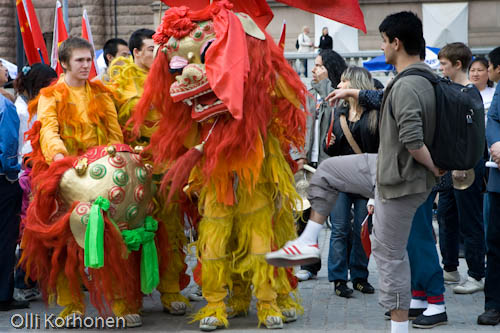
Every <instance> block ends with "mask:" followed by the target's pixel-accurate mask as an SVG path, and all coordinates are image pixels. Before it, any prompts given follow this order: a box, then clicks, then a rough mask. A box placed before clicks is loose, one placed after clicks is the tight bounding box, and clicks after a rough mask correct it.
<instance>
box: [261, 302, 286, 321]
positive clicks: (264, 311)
mask: <svg viewBox="0 0 500 333" xmlns="http://www.w3.org/2000/svg"><path fill="white" fill-rule="evenodd" d="M269 316H271V317H280V318H281V319H282V320H283V319H284V317H283V314H282V313H281V310H280V308H279V307H278V304H277V303H276V301H271V302H267V301H260V300H259V301H258V302H257V318H259V327H260V325H262V324H264V325H265V324H266V320H267V319H268V317H269Z"/></svg>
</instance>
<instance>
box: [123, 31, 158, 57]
mask: <svg viewBox="0 0 500 333" xmlns="http://www.w3.org/2000/svg"><path fill="white" fill-rule="evenodd" d="M154 34H155V32H154V31H153V30H151V29H139V30H136V31H134V32H133V33H132V35H131V36H130V39H129V40H128V48H129V49H130V53H131V54H132V57H133V56H134V49H138V50H140V49H142V46H143V45H144V43H143V40H145V39H153V35H154Z"/></svg>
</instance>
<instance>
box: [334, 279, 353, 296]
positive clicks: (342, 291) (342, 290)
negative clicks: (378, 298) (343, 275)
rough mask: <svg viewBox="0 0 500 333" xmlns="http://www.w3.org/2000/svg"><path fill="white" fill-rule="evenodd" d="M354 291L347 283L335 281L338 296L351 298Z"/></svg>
mask: <svg viewBox="0 0 500 333" xmlns="http://www.w3.org/2000/svg"><path fill="white" fill-rule="evenodd" d="M353 292H354V290H352V289H351V288H349V287H348V286H347V282H346V281H343V280H338V281H335V293H336V294H337V296H340V297H345V298H350V297H351V296H352V293H353Z"/></svg>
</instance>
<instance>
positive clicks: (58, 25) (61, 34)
mask: <svg viewBox="0 0 500 333" xmlns="http://www.w3.org/2000/svg"><path fill="white" fill-rule="evenodd" d="M66 39H68V31H67V30H66V25H65V24H64V19H63V13H62V6H61V3H60V2H59V1H57V2H56V12H55V15H54V38H53V39H52V55H51V56H50V65H51V67H52V68H53V69H54V70H55V71H56V72H57V75H60V74H61V73H62V72H63V69H62V67H61V64H60V63H59V55H58V49H59V45H61V43H62V42H64V41H65V40H66Z"/></svg>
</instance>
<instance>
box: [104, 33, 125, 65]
mask: <svg viewBox="0 0 500 333" xmlns="http://www.w3.org/2000/svg"><path fill="white" fill-rule="evenodd" d="M118 45H124V46H126V47H128V44H127V42H126V41H124V40H123V39H121V38H111V39H108V40H107V41H106V43H104V46H103V47H102V53H103V56H104V61H105V62H106V66H109V60H108V57H107V55H108V54H111V55H112V56H113V57H116V54H117V53H118Z"/></svg>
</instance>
